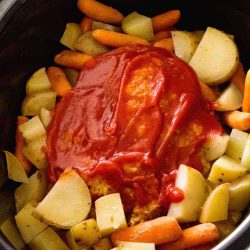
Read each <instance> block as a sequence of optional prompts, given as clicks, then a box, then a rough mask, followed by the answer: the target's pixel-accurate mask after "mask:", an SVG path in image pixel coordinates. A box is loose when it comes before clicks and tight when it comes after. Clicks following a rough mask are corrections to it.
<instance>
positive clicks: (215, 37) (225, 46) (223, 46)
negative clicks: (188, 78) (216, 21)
mask: <svg viewBox="0 0 250 250" xmlns="http://www.w3.org/2000/svg"><path fill="white" fill-rule="evenodd" d="M238 63H239V53H238V48H237V46H236V44H235V43H234V41H232V40H231V39H230V38H229V37H228V36H227V35H226V34H225V33H224V32H223V31H220V30H217V29H215V28H212V27H208V28H207V30H206V32H205V34H204V35H203V37H202V39H201V41H200V44H199V46H198V47H197V49H196V51H195V53H194V55H193V57H192V58H191V60H190V66H191V67H193V68H194V70H195V71H196V73H197V74H198V76H199V78H200V79H201V80H202V81H203V82H205V83H207V84H210V85H217V84H220V83H224V82H226V81H227V80H229V79H230V78H231V77H232V75H233V74H234V72H235V70H236V68H237V66H238Z"/></svg>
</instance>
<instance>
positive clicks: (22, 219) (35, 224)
mask: <svg viewBox="0 0 250 250" xmlns="http://www.w3.org/2000/svg"><path fill="white" fill-rule="evenodd" d="M36 205H37V203H36V202H30V203H28V204H27V205H26V206H25V207H24V208H23V209H22V210H21V211H20V212H19V213H18V214H17V215H16V216H15V219H16V225H17V227H18V229H19V231H20V233H21V235H22V238H23V240H24V241H25V242H26V243H29V242H30V241H31V240H33V239H34V238H35V237H36V236H37V235H38V234H40V233H41V232H42V231H43V230H44V229H46V228H47V227H48V225H47V224H45V223H44V222H42V221H40V220H38V219H37V218H35V217H34V216H33V215H32V213H33V211H34V209H35V207H36Z"/></svg>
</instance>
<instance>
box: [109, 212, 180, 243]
mask: <svg viewBox="0 0 250 250" xmlns="http://www.w3.org/2000/svg"><path fill="white" fill-rule="evenodd" d="M181 235H182V230H181V228H180V226H179V224H178V222H177V221H176V219H174V218H172V217H167V216H163V217H159V218H157V219H154V220H150V221H147V222H143V223H140V224H138V225H135V226H132V227H128V228H126V229H123V230H121V231H118V232H116V233H114V234H113V235H112V236H111V240H112V242H113V244H114V245H115V243H116V242H117V241H132V242H149V243H150V242H151V243H155V244H156V245H160V244H163V243H167V242H171V241H175V240H177V239H179V238H180V237H181Z"/></svg>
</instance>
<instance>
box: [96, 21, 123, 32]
mask: <svg viewBox="0 0 250 250" xmlns="http://www.w3.org/2000/svg"><path fill="white" fill-rule="evenodd" d="M97 29H104V30H111V31H115V32H121V29H120V27H117V26H114V25H110V24H107V23H103V22H97V21H93V22H92V30H97Z"/></svg>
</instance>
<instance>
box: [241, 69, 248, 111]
mask: <svg viewBox="0 0 250 250" xmlns="http://www.w3.org/2000/svg"><path fill="white" fill-rule="evenodd" d="M242 111H243V112H250V70H248V72H247V75H246V79H245V87H244V96H243V102H242Z"/></svg>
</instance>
